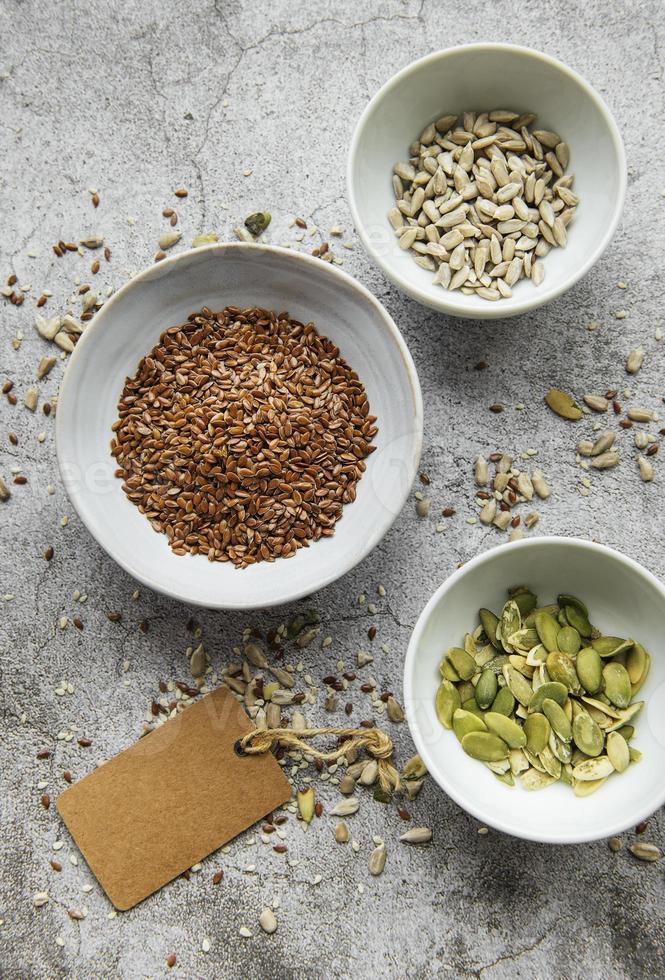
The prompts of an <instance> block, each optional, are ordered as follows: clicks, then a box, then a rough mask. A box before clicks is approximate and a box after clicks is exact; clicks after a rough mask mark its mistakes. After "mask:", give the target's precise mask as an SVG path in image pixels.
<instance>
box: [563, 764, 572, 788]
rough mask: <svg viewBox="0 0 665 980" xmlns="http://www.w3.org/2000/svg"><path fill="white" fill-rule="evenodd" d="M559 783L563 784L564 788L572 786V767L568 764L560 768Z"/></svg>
mask: <svg viewBox="0 0 665 980" xmlns="http://www.w3.org/2000/svg"><path fill="white" fill-rule="evenodd" d="M561 782H562V783H565V784H566V786H572V785H573V767H572V766H571V764H570V763H569V762H567V763H566V764H565V765H564V766H562V767H561Z"/></svg>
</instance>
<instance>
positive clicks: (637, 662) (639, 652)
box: [626, 641, 649, 684]
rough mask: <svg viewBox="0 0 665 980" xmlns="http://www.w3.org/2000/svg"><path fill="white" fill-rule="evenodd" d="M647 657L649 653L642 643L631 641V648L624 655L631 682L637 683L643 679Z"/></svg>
mask: <svg viewBox="0 0 665 980" xmlns="http://www.w3.org/2000/svg"><path fill="white" fill-rule="evenodd" d="M648 659H649V655H648V653H647V652H646V650H645V649H644V647H643V646H642V644H641V643H635V641H633V646H632V649H630V650H629V651H628V653H627V655H626V670H627V671H628V676H629V677H630V683H631V684H637V683H638V681H640V680H642V681H643V679H644V678H643V675H644V673H645V670H646V669H647V661H648Z"/></svg>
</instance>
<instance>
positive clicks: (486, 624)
mask: <svg viewBox="0 0 665 980" xmlns="http://www.w3.org/2000/svg"><path fill="white" fill-rule="evenodd" d="M478 617H479V619H480V622H481V624H482V627H483V629H484V630H485V635H486V637H487V639H488V640H489V641H490V643H491V644H492V646H493V647H496V649H497V650H498V649H500V644H499V642H498V640H497V638H496V628H497V626H498V625H499V617H498V616H495V615H494V613H493V612H492V611H491V609H479V610H478Z"/></svg>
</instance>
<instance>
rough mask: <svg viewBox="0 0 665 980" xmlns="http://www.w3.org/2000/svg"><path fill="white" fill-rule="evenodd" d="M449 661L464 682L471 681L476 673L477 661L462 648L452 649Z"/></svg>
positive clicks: (449, 653) (449, 652)
mask: <svg viewBox="0 0 665 980" xmlns="http://www.w3.org/2000/svg"><path fill="white" fill-rule="evenodd" d="M448 660H449V661H450V663H451V664H452V665H453V668H454V669H455V670H456V671H457V673H458V675H459V677H460V678H461V679H462V680H463V681H469V680H471V678H472V677H473V675H474V674H475V672H476V661H475V660H474V659H473V657H472V656H471V654H469V653H467V652H466V650H462V648H461V647H451V648H450V650H449V651H448Z"/></svg>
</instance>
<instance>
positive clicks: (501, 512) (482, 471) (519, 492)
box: [471, 452, 551, 541]
mask: <svg viewBox="0 0 665 980" xmlns="http://www.w3.org/2000/svg"><path fill="white" fill-rule="evenodd" d="M525 455H527V456H529V455H531V454H530V453H527V454H525ZM489 462H491V463H493V464H494V468H495V473H494V476H493V477H490V471H489V463H488V461H487V460H486V459H485V457H484V456H478V458H477V459H476V462H475V465H474V479H475V483H476V487H477V490H476V504H477V505H478V507H479V508H480V512H479V514H478V519H479V520H480V522H481V524H485V525H493V526H494V527H497V528H499V529H500V530H501V531H507V530H509V529H510V539H511V541H515V540H518V539H519V538H521V537H523V532H522V528H521V524H522V517H521V516H520V515H519V514H514V513H513V508H514V507H515V506H516V505H518V504H522V503H529V504H530V503H531V502H532V501H533V500H534V499H537V498H539V499H540V500H546V499H547V498H548V497H549V496H550V493H551V490H550V487H549V484H548V483H547V480H546V479H545V476H544V474H543V472H542V470H540V469H534V470H532V471H531V472H528V471H527V470H520V469H519V468H518V467H517V466H516V465H515V464H514V461H513V457H512V456H509V455H508V454H507V453H499V452H496V453H491V454H490V457H489ZM538 520H539V517H538V514H537V513H536V511H529V513H528V514H527V515H526V516H525V518H524V526H525V527H526V528H532V527H533V526H534V525H535V524H537V522H538ZM471 521H472V522H474V523H475V518H471Z"/></svg>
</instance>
